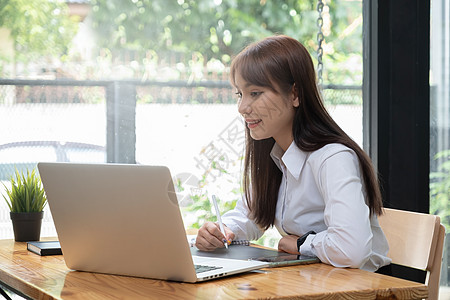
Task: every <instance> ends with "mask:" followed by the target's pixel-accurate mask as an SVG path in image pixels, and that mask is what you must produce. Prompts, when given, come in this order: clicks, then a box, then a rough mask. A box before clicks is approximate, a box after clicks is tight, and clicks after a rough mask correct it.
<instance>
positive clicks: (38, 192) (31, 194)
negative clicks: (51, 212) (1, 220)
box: [3, 169, 47, 213]
mask: <svg viewBox="0 0 450 300" xmlns="http://www.w3.org/2000/svg"><path fill="white" fill-rule="evenodd" d="M15 175H16V176H15V177H14V176H11V180H10V182H11V189H9V188H7V187H6V185H5V184H4V183H3V186H4V188H5V189H6V196H5V195H4V196H3V198H4V199H5V201H6V203H7V204H8V207H9V209H10V211H11V212H13V213H19V212H41V211H42V210H43V209H44V207H45V205H46V204H47V197H46V196H45V193H44V188H43V187H42V183H41V178H40V177H39V175H38V174H37V173H36V169H33V170H32V171H31V172H30V171H29V170H27V174H26V175H25V174H24V173H23V174H21V173H20V172H19V171H18V170H17V169H16V174H15Z"/></svg>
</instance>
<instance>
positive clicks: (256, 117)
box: [196, 36, 390, 271]
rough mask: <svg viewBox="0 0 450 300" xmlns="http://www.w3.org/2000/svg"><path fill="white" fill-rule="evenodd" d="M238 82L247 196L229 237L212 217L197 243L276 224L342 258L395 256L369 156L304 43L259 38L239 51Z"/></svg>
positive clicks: (302, 246)
mask: <svg viewBox="0 0 450 300" xmlns="http://www.w3.org/2000/svg"><path fill="white" fill-rule="evenodd" d="M231 82H232V84H233V86H234V87H235V88H236V94H237V95H238V99H239V100H238V101H239V102H238V103H239V113H240V114H241V115H242V116H243V118H244V119H245V123H246V125H247V126H246V150H245V163H244V174H243V187H244V195H245V197H244V199H242V200H240V201H238V203H237V204H236V208H235V209H234V210H232V211H229V212H228V213H226V214H225V215H224V216H223V222H224V224H225V233H226V237H224V236H223V234H222V233H221V232H220V230H219V228H218V226H217V224H215V223H212V222H207V223H205V224H204V225H203V226H202V227H201V228H200V230H199V232H198V236H197V241H196V246H197V247H198V248H199V249H200V250H205V251H208V250H214V249H215V248H217V247H223V246H224V242H223V241H224V240H226V241H229V240H233V239H249V240H255V239H258V238H259V237H260V236H261V235H262V234H263V233H264V231H265V230H267V229H268V228H269V227H271V226H275V227H276V228H277V229H278V231H279V232H280V234H281V235H282V238H281V239H280V241H279V244H278V249H279V250H282V251H285V252H288V253H293V254H299V253H301V254H303V255H310V256H317V257H318V258H319V259H320V260H321V261H322V262H323V263H327V264H331V265H333V266H336V267H351V268H361V269H365V270H370V271H375V270H377V269H379V268H380V267H382V266H384V265H388V264H389V263H390V259H389V258H387V257H386V254H387V251H388V245H387V241H386V238H385V236H384V234H383V232H382V230H381V228H380V226H379V225H378V221H377V217H376V216H377V215H379V214H381V212H382V199H381V194H380V189H379V185H378V181H377V177H376V174H375V172H374V169H373V167H372V164H371V161H370V158H369V157H368V156H367V155H366V154H365V153H364V151H363V150H362V149H361V148H360V147H359V146H358V145H357V144H356V143H355V142H354V141H353V140H352V139H351V138H350V137H349V136H348V135H347V134H346V133H345V132H344V131H343V130H342V129H341V128H340V127H339V126H338V125H337V124H336V123H335V122H334V121H333V119H332V118H331V117H330V115H329V114H328V113H327V111H326V109H325V107H324V105H323V103H322V100H321V97H320V93H319V91H318V89H317V84H316V75H315V72H314V65H313V63H312V60H311V57H310V55H309V53H308V52H307V50H306V49H305V47H304V46H303V45H302V44H301V43H299V42H298V41H297V40H295V39H293V38H290V37H287V36H274V37H269V38H266V39H264V40H262V41H260V42H257V43H254V44H252V45H250V46H248V47H247V48H246V49H244V50H243V51H242V52H241V53H240V54H239V55H237V57H235V58H234V60H233V62H232V65H231Z"/></svg>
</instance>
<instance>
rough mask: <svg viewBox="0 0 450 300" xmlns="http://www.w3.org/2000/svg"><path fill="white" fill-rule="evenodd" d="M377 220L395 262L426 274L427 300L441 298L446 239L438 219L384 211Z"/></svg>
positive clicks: (405, 212) (414, 213)
mask: <svg viewBox="0 0 450 300" xmlns="http://www.w3.org/2000/svg"><path fill="white" fill-rule="evenodd" d="M378 221H379V223H380V226H381V228H382V229H383V232H384V234H385V235H386V238H387V240H388V243H389V252H388V257H389V258H391V259H392V263H394V264H397V265H402V266H407V267H410V268H414V269H420V270H424V271H427V279H426V282H425V284H427V285H428V294H429V297H428V299H438V295H439V279H440V274H441V264H442V253H443V249H444V237H445V227H444V226H443V225H442V224H441V223H440V218H439V216H435V215H430V214H424V213H416V212H409V211H403V210H397V209H390V208H385V209H384V214H383V215H381V216H379V217H378Z"/></svg>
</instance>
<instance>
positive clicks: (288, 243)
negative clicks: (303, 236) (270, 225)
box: [278, 235, 300, 254]
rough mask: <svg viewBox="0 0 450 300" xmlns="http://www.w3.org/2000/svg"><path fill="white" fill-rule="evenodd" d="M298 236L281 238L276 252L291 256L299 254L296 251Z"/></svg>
mask: <svg viewBox="0 0 450 300" xmlns="http://www.w3.org/2000/svg"><path fill="white" fill-rule="evenodd" d="M297 240H298V236H296V235H286V236H283V237H282V238H281V239H280V241H279V242H278V250H280V251H284V252H287V253H291V254H300V252H298V249H297Z"/></svg>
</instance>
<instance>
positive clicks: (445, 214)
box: [430, 0, 450, 299]
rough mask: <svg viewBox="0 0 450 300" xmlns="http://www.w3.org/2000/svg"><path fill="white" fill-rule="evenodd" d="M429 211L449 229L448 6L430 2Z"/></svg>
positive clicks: (445, 270)
mask: <svg viewBox="0 0 450 300" xmlns="http://www.w3.org/2000/svg"><path fill="white" fill-rule="evenodd" d="M430 42H431V43H430V46H431V49H430V54H431V55H430V56H431V61H430V172H431V173H430V213H432V214H438V215H439V216H440V217H441V222H442V223H443V224H444V225H445V227H446V230H447V232H449V230H450V5H449V2H448V1H445V0H432V1H431V41H430ZM449 250H450V249H449V237H448V234H447V237H446V245H445V249H444V258H443V263H442V272H441V299H449V298H450V289H449V288H448V285H449V283H450V274H449V257H448V255H449V253H450V251H449Z"/></svg>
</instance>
